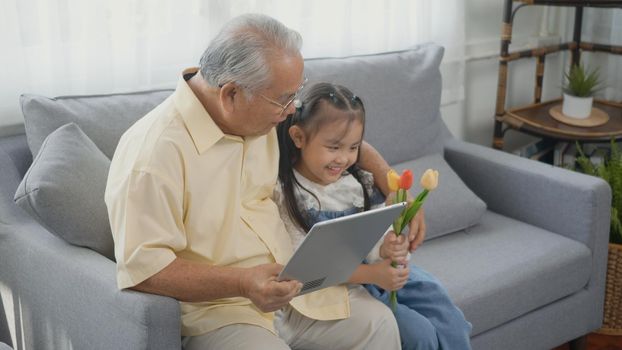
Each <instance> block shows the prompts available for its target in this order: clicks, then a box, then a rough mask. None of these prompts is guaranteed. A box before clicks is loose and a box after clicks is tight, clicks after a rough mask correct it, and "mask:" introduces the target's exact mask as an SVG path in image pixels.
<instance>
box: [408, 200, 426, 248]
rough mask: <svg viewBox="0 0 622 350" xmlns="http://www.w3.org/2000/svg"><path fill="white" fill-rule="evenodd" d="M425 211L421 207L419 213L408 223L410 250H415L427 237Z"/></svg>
mask: <svg viewBox="0 0 622 350" xmlns="http://www.w3.org/2000/svg"><path fill="white" fill-rule="evenodd" d="M425 231H426V226H425V213H424V211H423V208H419V210H418V211H417V214H415V216H414V217H413V218H412V220H410V223H408V241H409V242H410V251H411V252H414V251H415V249H417V248H418V247H419V246H420V245H421V243H423V240H424V239H425Z"/></svg>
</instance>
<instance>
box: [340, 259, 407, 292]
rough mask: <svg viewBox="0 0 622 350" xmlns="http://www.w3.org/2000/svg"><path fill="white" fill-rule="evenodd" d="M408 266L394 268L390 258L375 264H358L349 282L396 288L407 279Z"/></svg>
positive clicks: (391, 289) (386, 288)
mask: <svg viewBox="0 0 622 350" xmlns="http://www.w3.org/2000/svg"><path fill="white" fill-rule="evenodd" d="M408 273H409V268H408V266H406V267H404V268H397V269H396V268H394V267H393V266H391V260H390V259H385V260H383V261H380V262H377V263H375V264H361V265H359V266H358V267H357V268H356V270H354V273H353V274H352V276H350V279H349V280H348V282H349V283H357V284H375V285H377V286H379V287H380V288H382V289H385V290H390V291H393V290H398V289H400V288H402V287H403V286H404V284H406V281H407V280H408Z"/></svg>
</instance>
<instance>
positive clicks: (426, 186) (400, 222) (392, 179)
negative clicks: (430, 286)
mask: <svg viewBox="0 0 622 350" xmlns="http://www.w3.org/2000/svg"><path fill="white" fill-rule="evenodd" d="M387 180H388V183H389V190H390V191H391V192H395V197H394V198H393V203H401V202H406V201H407V199H408V198H407V193H408V190H409V189H410V187H411V186H412V184H413V173H412V171H410V170H404V171H403V172H402V175H401V176H400V175H399V174H398V173H397V172H396V171H395V170H393V169H391V170H389V172H388V173H387ZM420 185H421V187H423V190H422V191H421V192H420V193H419V195H418V196H417V198H415V200H414V201H412V202H410V203H409V204H408V205H407V206H406V207H405V208H404V209H403V210H402V213H401V214H400V216H398V217H397V219H395V221H394V222H393V231H394V232H395V234H396V235H397V236H399V235H400V234H402V231H403V230H404V228H405V227H406V225H408V223H409V222H410V220H412V218H413V217H414V216H415V214H417V211H418V210H419V208H421V206H422V205H423V202H424V201H425V199H426V197H427V196H428V193H430V191H432V190H434V189H435V188H436V186H438V170H432V169H428V170H426V171H425V172H424V173H423V175H422V176H421V181H420ZM392 266H393V267H397V264H396V263H392ZM390 301H391V308H392V309H393V311H395V308H396V306H397V293H396V292H395V291H392V292H391V297H390Z"/></svg>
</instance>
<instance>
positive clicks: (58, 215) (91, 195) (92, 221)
mask: <svg viewBox="0 0 622 350" xmlns="http://www.w3.org/2000/svg"><path fill="white" fill-rule="evenodd" d="M109 167H110V160H109V159H108V158H107V157H106V156H105V155H104V154H103V153H102V152H101V151H100V150H99V148H97V146H96V145H95V144H94V143H93V142H92V141H91V140H90V139H89V137H88V136H86V134H84V132H82V130H80V128H79V127H78V126H77V125H76V124H74V123H69V124H67V125H64V126H62V127H60V128H58V129H57V130H56V131H54V132H52V133H51V134H50V135H49V136H48V137H47V138H46V139H45V140H44V141H43V144H42V145H41V149H40V150H39V153H38V154H37V156H36V157H35V159H34V160H33V162H32V165H31V166H30V168H29V169H28V171H27V172H26V175H25V176H24V178H23V180H22V182H21V183H20V185H19V187H18V188H17V192H16V193H15V198H14V200H15V202H16V203H17V205H18V206H20V207H21V208H22V209H24V210H26V211H27V212H29V213H30V214H31V215H32V216H33V217H34V218H35V219H36V220H37V221H38V222H39V223H40V224H41V225H43V226H44V227H46V228H47V229H48V230H49V231H50V232H51V233H52V234H54V235H56V236H58V237H60V238H63V239H64V240H65V241H67V242H68V243H71V244H74V245H78V246H82V247H87V248H90V249H93V250H95V251H96V252H98V253H100V254H102V255H104V256H106V257H107V258H109V259H112V260H114V243H113V240H112V233H111V231H110V224H109V222H108V211H107V209H106V204H105V202H104V191H105V189H106V178H107V176H108V168H109Z"/></svg>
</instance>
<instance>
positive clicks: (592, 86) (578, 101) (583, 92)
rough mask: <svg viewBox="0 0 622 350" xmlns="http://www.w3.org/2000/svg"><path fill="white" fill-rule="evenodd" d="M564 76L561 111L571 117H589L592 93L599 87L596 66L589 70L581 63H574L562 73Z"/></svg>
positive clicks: (592, 98)
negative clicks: (566, 71)
mask: <svg viewBox="0 0 622 350" xmlns="http://www.w3.org/2000/svg"><path fill="white" fill-rule="evenodd" d="M564 76H565V77H566V84H565V85H564V87H563V90H564V101H563V104H562V113H563V114H564V115H565V116H568V117H571V118H578V119H584V118H587V117H589V115H590V113H591V112H592V104H593V102H594V93H595V92H596V91H598V90H599V89H600V87H599V84H600V81H599V72H598V68H595V69H592V70H589V69H586V68H585V67H584V66H583V65H582V64H581V65H577V64H575V65H573V66H572V67H571V68H570V72H568V73H564Z"/></svg>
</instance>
